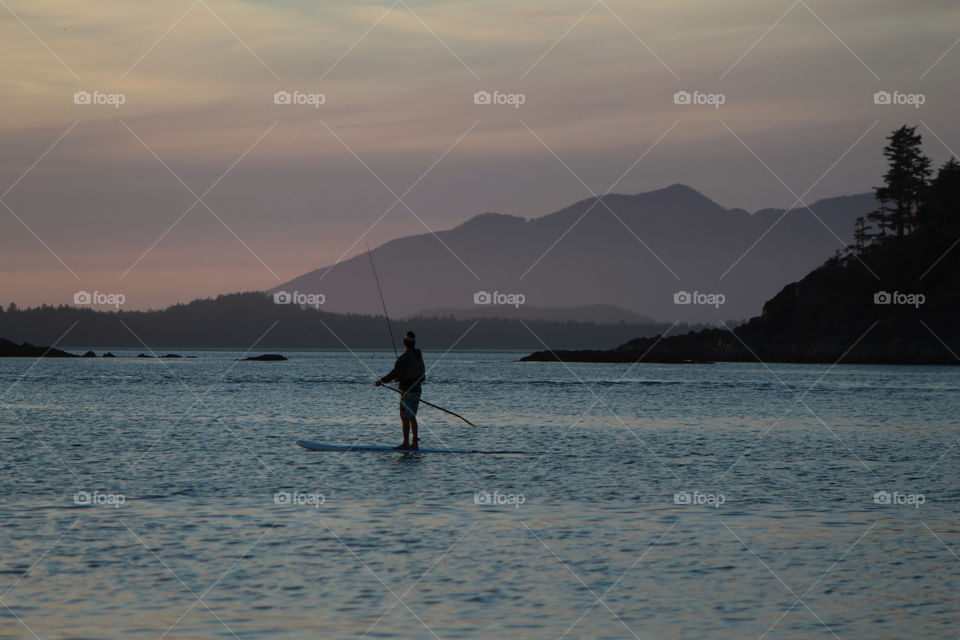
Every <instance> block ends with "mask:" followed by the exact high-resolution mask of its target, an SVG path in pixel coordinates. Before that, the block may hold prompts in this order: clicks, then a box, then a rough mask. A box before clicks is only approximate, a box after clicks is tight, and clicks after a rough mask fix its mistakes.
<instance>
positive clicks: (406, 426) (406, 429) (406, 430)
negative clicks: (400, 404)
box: [400, 418, 410, 447]
mask: <svg viewBox="0 0 960 640" xmlns="http://www.w3.org/2000/svg"><path fill="white" fill-rule="evenodd" d="M400 422H402V423H403V445H402V446H404V447H409V446H410V419H409V418H400Z"/></svg>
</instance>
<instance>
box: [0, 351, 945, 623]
mask: <svg viewBox="0 0 960 640" xmlns="http://www.w3.org/2000/svg"><path fill="white" fill-rule="evenodd" d="M117 353H120V352H117ZM134 355H135V354H134ZM193 355H196V356H197V358H195V359H180V360H147V359H136V358H117V359H78V360H42V361H34V360H27V359H4V360H0V394H2V407H0V425H2V432H0V434H2V444H3V446H2V448H0V469H2V471H0V509H2V514H3V517H2V519H0V560H2V566H0V638H33V637H38V638H137V639H139V638H153V639H157V638H161V637H163V638H213V637H222V638H361V637H366V638H434V637H437V638H634V637H639V638H667V639H675V638H690V639H702V638H730V639H734V638H736V639H740V638H760V637H765V638H790V639H801V638H804V639H805V638H821V637H822V638H833V637H836V638H844V639H845V638H865V639H866V638H871V639H875V638H891V639H893V638H957V637H958V636H960V600H958V594H960V580H958V577H957V576H960V558H958V555H960V520H958V505H960V490H958V488H957V484H958V482H957V481H958V476H960V474H958V471H957V470H958V461H960V445H958V444H957V441H958V439H960V428H958V424H957V416H958V415H960V393H958V392H960V369H957V368H945V367H944V368H939V367H867V366H837V367H833V368H831V367H827V366H825V365H822V366H821V365H769V366H766V365H762V364H759V363H758V364H716V365H687V366H683V365H678V366H673V365H638V366H634V367H630V366H627V365H569V366H567V365H563V364H543V363H517V362H515V360H516V359H517V357H518V356H519V355H520V354H502V353H451V354H448V355H446V356H442V354H439V353H427V354H426V358H427V366H428V367H431V365H435V366H434V367H433V368H432V369H431V370H430V372H429V379H428V383H427V385H426V387H425V393H424V398H425V399H429V400H431V401H432V402H435V403H437V404H440V405H443V406H448V407H450V408H452V409H454V410H455V411H458V412H461V413H463V414H464V415H465V416H467V417H468V418H470V419H471V420H472V421H473V422H474V423H476V424H477V425H478V426H477V427H476V428H473V427H470V426H469V425H466V424H464V423H462V422H460V421H458V420H457V419H456V418H453V417H451V416H449V415H446V414H444V413H441V412H438V411H436V410H433V409H430V408H428V407H421V411H420V416H421V437H422V439H423V444H424V446H429V447H436V448H442V447H450V448H457V449H480V450H484V451H497V450H515V451H522V452H525V453H523V454H519V455H441V454H399V453H392V452H391V453H359V452H351V453H330V452H311V451H307V450H304V449H301V448H300V447H298V446H296V445H295V444H294V442H293V441H294V440H295V439H311V440H320V441H325V442H331V443H340V444H352V443H360V444H395V443H397V442H399V439H400V429H399V420H398V418H397V406H396V405H397V397H396V396H395V395H394V394H393V393H392V392H390V391H386V390H382V389H375V388H374V387H373V386H372V381H373V380H374V377H375V375H374V373H377V374H382V373H385V372H386V371H387V370H388V369H389V368H390V366H391V364H392V359H393V357H392V354H387V353H385V352H364V353H359V354H349V353H329V352H324V353H315V352H310V353H293V354H288V355H290V360H289V361H288V362H280V363H265V362H237V361H235V359H236V358H237V357H238V356H239V355H240V354H239V353H226V352H194V353H193ZM877 492H887V493H880V494H877ZM888 497H889V499H888ZM478 500H479V501H480V502H481V504H476V502H477V501H478ZM78 502H79V504H78ZM291 502H292V503H293V504H291ZM687 502H689V503H690V504H685V503H687ZM91 503H92V504H91ZM298 503H299V504H298ZM318 503H319V504H318ZM491 503H492V504H491ZM678 503H679V504H678Z"/></svg>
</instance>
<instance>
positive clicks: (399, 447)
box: [394, 442, 410, 451]
mask: <svg viewBox="0 0 960 640" xmlns="http://www.w3.org/2000/svg"><path fill="white" fill-rule="evenodd" d="M409 448H410V445H409V444H407V443H406V442H404V443H403V444H398V445H397V446H395V447H394V449H396V450H397V451H405V450H407V449H409Z"/></svg>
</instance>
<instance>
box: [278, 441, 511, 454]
mask: <svg viewBox="0 0 960 640" xmlns="http://www.w3.org/2000/svg"><path fill="white" fill-rule="evenodd" d="M296 443H297V444H298V445H300V446H301V447H303V448H304V449H309V450H311V451H390V452H393V453H459V454H466V453H481V454H488V455H489V454H498V453H499V454H507V453H515V454H518V453H523V452H522V451H478V450H476V449H425V448H423V447H421V448H420V449H394V448H393V447H387V446H382V445H362V444H329V443H327V442H314V441H312V440H296Z"/></svg>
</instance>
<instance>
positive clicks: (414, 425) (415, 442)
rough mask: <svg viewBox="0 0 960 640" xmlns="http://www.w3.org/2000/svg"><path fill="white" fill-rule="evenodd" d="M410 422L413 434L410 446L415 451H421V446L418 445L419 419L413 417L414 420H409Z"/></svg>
mask: <svg viewBox="0 0 960 640" xmlns="http://www.w3.org/2000/svg"><path fill="white" fill-rule="evenodd" d="M409 420H410V431H411V432H412V434H411V435H412V436H413V440H411V441H410V446H411V447H412V448H413V449H419V448H420V445H419V444H418V443H419V442H420V438H419V437H418V436H417V417H416V416H413V417H412V418H409ZM404 442H406V438H404Z"/></svg>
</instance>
